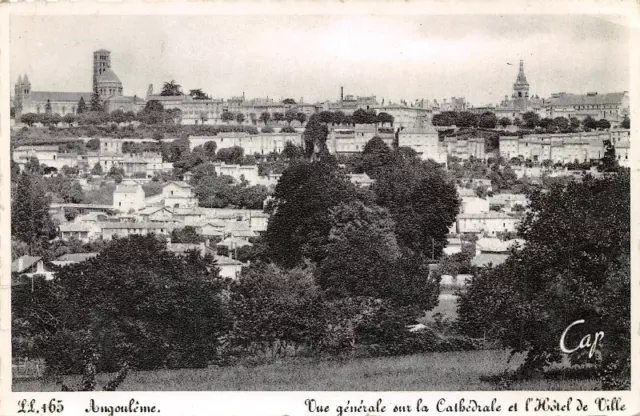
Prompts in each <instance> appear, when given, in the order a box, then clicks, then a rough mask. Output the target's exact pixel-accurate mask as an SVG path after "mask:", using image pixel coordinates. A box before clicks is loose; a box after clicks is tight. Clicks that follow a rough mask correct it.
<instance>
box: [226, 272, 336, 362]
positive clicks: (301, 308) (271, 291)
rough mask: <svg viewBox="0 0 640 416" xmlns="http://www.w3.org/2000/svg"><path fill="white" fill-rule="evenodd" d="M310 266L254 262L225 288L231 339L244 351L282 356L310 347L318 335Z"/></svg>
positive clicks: (319, 316)
mask: <svg viewBox="0 0 640 416" xmlns="http://www.w3.org/2000/svg"><path fill="white" fill-rule="evenodd" d="M312 273H313V270H312V268H311V267H298V268H294V269H292V270H284V269H282V268H280V267H278V266H276V265H273V264H264V263H259V264H257V265H255V266H251V267H250V268H248V269H247V270H246V271H243V273H242V278H241V279H239V280H237V281H236V282H234V285H233V286H232V289H231V305H232V310H233V315H234V318H235V319H234V320H235V322H236V325H235V328H234V331H233V339H234V341H235V343H236V344H237V345H238V346H240V347H242V348H244V349H246V350H249V351H256V350H263V351H268V350H270V351H271V353H272V355H274V356H285V355H287V350H290V349H291V348H288V347H293V351H294V354H295V351H297V350H298V348H300V347H302V346H305V345H306V346H308V347H311V348H313V347H314V346H315V345H316V344H317V343H319V342H320V340H321V339H322V336H323V335H324V326H325V321H324V314H323V313H321V311H322V310H323V304H322V303H323V302H322V293H321V290H320V289H319V288H318V286H317V285H316V283H315V282H314V279H313V274H312Z"/></svg>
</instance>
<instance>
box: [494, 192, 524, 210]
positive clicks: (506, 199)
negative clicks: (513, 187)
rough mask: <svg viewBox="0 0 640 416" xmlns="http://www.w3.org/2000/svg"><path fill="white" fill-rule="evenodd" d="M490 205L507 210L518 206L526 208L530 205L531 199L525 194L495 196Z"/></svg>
mask: <svg viewBox="0 0 640 416" xmlns="http://www.w3.org/2000/svg"><path fill="white" fill-rule="evenodd" d="M489 205H492V206H496V207H499V208H506V209H513V208H515V207H516V206H518V205H519V206H521V207H523V208H526V207H527V206H528V205H529V199H528V198H527V196H526V195H525V194H512V193H504V194H495V195H493V196H492V197H490V198H489Z"/></svg>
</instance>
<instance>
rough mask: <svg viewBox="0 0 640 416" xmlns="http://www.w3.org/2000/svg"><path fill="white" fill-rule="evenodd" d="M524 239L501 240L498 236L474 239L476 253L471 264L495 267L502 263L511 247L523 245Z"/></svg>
mask: <svg viewBox="0 0 640 416" xmlns="http://www.w3.org/2000/svg"><path fill="white" fill-rule="evenodd" d="M524 244H525V240H522V239H512V240H507V241H502V240H500V239H498V238H480V239H478V241H476V255H475V257H474V258H473V259H472V260H471V265H472V266H477V267H495V266H499V265H500V264H502V263H504V262H505V261H506V260H507V258H508V257H509V254H510V253H509V252H510V250H511V249H512V248H513V247H516V246H523V245H524Z"/></svg>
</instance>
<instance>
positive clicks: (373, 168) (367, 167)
mask: <svg viewBox="0 0 640 416" xmlns="http://www.w3.org/2000/svg"><path fill="white" fill-rule="evenodd" d="M391 161H392V155H391V149H389V146H387V144H386V143H385V142H384V140H382V139H381V138H380V137H378V136H375V137H373V138H372V139H371V140H369V141H368V142H367V144H366V145H365V146H364V149H363V150H362V169H363V170H364V172H366V173H367V175H369V176H370V177H372V178H374V179H375V178H376V177H378V174H379V172H380V170H381V169H385V168H386V167H387V166H388V165H389V164H390V163H391Z"/></svg>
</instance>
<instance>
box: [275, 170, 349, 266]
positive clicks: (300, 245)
mask: <svg viewBox="0 0 640 416" xmlns="http://www.w3.org/2000/svg"><path fill="white" fill-rule="evenodd" d="M355 198H356V189H355V187H354V185H353V184H352V183H351V182H350V181H349V180H348V179H347V177H346V176H345V175H344V173H343V172H342V171H341V170H340V169H339V168H338V165H337V163H335V161H334V160H332V159H331V158H329V157H321V158H320V159H319V160H316V161H313V162H309V161H295V162H294V163H291V165H290V166H289V167H288V168H287V169H286V170H285V171H284V173H283V174H282V177H281V178H280V180H279V181H278V184H277V185H276V188H275V191H274V194H273V204H272V207H273V215H272V216H271V218H270V220H269V225H268V227H267V230H266V232H265V236H264V237H265V243H266V244H267V247H268V251H269V255H270V257H271V258H272V259H273V261H275V262H276V263H278V264H279V265H282V266H284V267H294V266H295V265H297V264H300V263H301V262H302V261H303V259H304V258H309V259H310V260H311V261H313V262H315V263H318V262H319V261H321V260H322V258H323V257H324V249H323V247H324V246H325V244H326V241H327V239H328V237H329V231H330V230H331V221H330V210H331V209H332V208H333V207H335V206H337V205H338V204H340V203H341V202H349V201H352V200H354V199H355Z"/></svg>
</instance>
